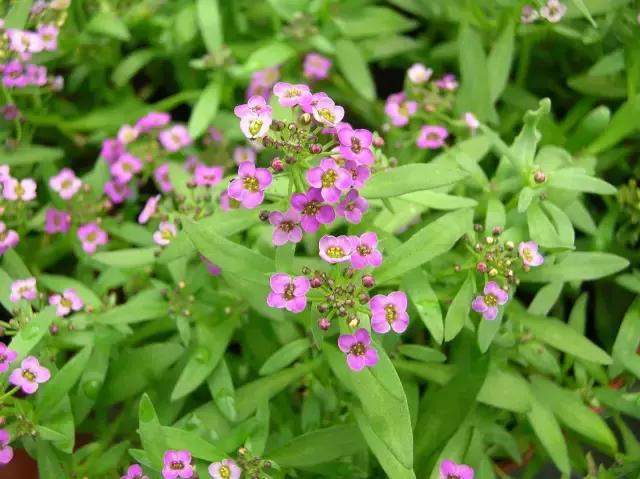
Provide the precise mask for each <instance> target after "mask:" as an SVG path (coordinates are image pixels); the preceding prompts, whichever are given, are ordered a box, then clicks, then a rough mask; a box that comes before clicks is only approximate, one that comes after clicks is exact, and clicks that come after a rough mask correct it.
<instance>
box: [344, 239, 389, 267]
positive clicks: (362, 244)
mask: <svg viewBox="0 0 640 479" xmlns="http://www.w3.org/2000/svg"><path fill="white" fill-rule="evenodd" d="M351 240H352V244H353V252H352V253H351V266H353V267H354V269H363V268H366V267H367V266H373V267H374V268H377V267H378V266H380V265H381V264H382V253H380V251H379V250H378V235H376V234H375V233H371V232H368V233H364V234H362V235H360V236H359V237H358V236H352V237H351Z"/></svg>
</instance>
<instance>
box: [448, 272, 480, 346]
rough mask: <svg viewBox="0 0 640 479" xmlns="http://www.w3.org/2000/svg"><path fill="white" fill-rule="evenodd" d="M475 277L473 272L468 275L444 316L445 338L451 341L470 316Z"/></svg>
mask: <svg viewBox="0 0 640 479" xmlns="http://www.w3.org/2000/svg"><path fill="white" fill-rule="evenodd" d="M475 287H476V285H475V278H474V274H473V273H469V274H468V275H467V279H466V280H465V281H464V283H462V286H460V289H459V290H458V293H457V294H456V295H455V297H454V298H453V301H452V302H451V305H450V306H449V309H448V310H447V315H446V316H445V318H444V340H445V341H451V340H452V339H453V338H455V337H456V336H457V335H458V333H459V332H460V331H461V330H462V327H463V326H464V323H465V321H467V319H468V318H469V311H470V310H471V301H472V300H473V295H474V293H475Z"/></svg>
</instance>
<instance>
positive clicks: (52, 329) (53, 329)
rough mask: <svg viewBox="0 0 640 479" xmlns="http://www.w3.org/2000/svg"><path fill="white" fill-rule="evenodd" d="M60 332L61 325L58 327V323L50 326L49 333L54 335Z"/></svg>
mask: <svg viewBox="0 0 640 479" xmlns="http://www.w3.org/2000/svg"><path fill="white" fill-rule="evenodd" d="M59 332H60V327H58V325H57V324H52V325H51V326H49V333H50V334H51V335H52V336H56V335H57V334H58V333H59Z"/></svg>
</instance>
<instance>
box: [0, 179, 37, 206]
mask: <svg viewBox="0 0 640 479" xmlns="http://www.w3.org/2000/svg"><path fill="white" fill-rule="evenodd" d="M37 188H38V185H37V184H36V182H35V181H34V180H32V179H31V178H25V179H24V180H18V179H16V178H7V179H5V180H4V181H3V182H2V196H3V197H4V199H5V200H9V201H32V200H35V199H36V189H37Z"/></svg>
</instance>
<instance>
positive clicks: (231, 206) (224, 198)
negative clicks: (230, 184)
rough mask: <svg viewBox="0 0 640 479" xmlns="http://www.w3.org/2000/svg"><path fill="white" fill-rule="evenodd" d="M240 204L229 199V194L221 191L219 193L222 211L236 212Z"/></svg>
mask: <svg viewBox="0 0 640 479" xmlns="http://www.w3.org/2000/svg"><path fill="white" fill-rule="evenodd" d="M240 206H241V204H240V202H239V201H238V200H236V199H233V198H230V197H229V193H227V192H226V191H223V192H222V193H220V208H221V209H222V211H231V210H237V209H238V208H240Z"/></svg>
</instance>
